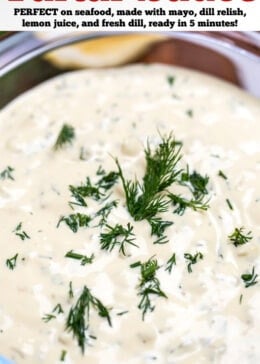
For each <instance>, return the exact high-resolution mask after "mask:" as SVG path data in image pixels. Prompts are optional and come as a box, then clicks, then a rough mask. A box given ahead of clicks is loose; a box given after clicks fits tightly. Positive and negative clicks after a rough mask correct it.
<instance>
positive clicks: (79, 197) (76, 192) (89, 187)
mask: <svg viewBox="0 0 260 364" xmlns="http://www.w3.org/2000/svg"><path fill="white" fill-rule="evenodd" d="M69 190H70V192H71V194H72V197H73V198H74V201H72V202H70V206H71V205H77V206H87V203H86V201H85V198H86V197H91V198H93V199H94V200H96V201H98V200H100V199H101V198H102V197H103V196H104V194H103V193H102V192H101V191H100V188H99V187H97V186H95V185H93V184H92V183H91V181H90V178H89V177H87V179H86V182H85V184H81V185H80V186H71V185H70V186H69Z"/></svg>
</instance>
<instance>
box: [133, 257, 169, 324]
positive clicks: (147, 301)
mask: <svg viewBox="0 0 260 364" xmlns="http://www.w3.org/2000/svg"><path fill="white" fill-rule="evenodd" d="M138 263H139V262H138ZM135 264H136V263H135ZM138 266H140V268H141V277H140V281H139V284H138V296H141V300H140V302H139V304H138V308H139V309H140V310H142V318H143V320H144V318H145V315H146V313H147V312H148V311H150V312H152V311H153V310H154V309H155V306H154V305H153V304H152V302H151V297H152V296H158V297H164V298H167V296H166V294H165V293H164V292H163V291H162V290H161V288H160V282H159V280H158V278H157V277H156V271H157V270H158V269H159V266H158V262H157V260H156V259H152V258H150V259H149V260H148V261H147V262H144V263H141V264H138V265H135V266H134V265H133V264H131V267H132V268H134V267H138Z"/></svg>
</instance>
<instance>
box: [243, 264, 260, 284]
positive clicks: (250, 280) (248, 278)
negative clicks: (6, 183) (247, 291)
mask: <svg viewBox="0 0 260 364" xmlns="http://www.w3.org/2000/svg"><path fill="white" fill-rule="evenodd" d="M257 277H258V274H255V267H253V269H252V273H245V274H242V275H241V278H242V280H243V281H244V284H245V288H248V287H251V286H254V285H255V284H257V283H258V281H257V280H256V279H257Z"/></svg>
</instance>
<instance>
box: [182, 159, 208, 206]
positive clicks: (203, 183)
mask: <svg viewBox="0 0 260 364" xmlns="http://www.w3.org/2000/svg"><path fill="white" fill-rule="evenodd" d="M208 182H209V177H208V176H204V177H203V176H202V175H201V174H199V173H198V172H196V171H193V172H192V173H191V174H190V172H189V166H187V167H186V171H185V172H183V173H182V174H181V179H180V184H182V185H185V186H187V187H189V189H190V190H191V192H192V194H193V196H194V198H195V199H196V200H198V199H200V198H201V197H202V196H205V195H207V194H208V190H207V184H208Z"/></svg>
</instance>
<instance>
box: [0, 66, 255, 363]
mask: <svg viewBox="0 0 260 364" xmlns="http://www.w3.org/2000/svg"><path fill="white" fill-rule="evenodd" d="M65 123H66V124H69V125H71V126H73V127H74V130H75V139H74V140H73V141H72V143H71V144H68V145H66V146H65V147H64V148H61V149H59V150H54V149H53V145H54V144H55V141H56V139H57V136H58V134H59V132H60V130H61V128H62V126H63V125H64V124H65ZM0 133H1V139H0V155H1V160H0V172H1V171H3V170H4V169H5V168H6V167H7V166H10V167H12V168H13V169H14V170H13V172H12V176H13V178H14V180H11V179H8V178H6V179H4V178H2V179H0V221H1V239H0V247H1V258H0V285H1V295H0V353H1V354H3V355H5V356H6V357H8V358H10V359H12V360H14V361H15V363H17V364H23V363H26V364H35V363H45V364H47V363H48V364H52V363H53V364H56V363H62V362H64V363H66V364H81V363H86V362H87V363H89V364H96V363H100V364H105V363H106V364H107V363H125V364H148V363H156V364H157V363H158V364H175V363H176V364H188V363H192V364H194V363H195V364H196V363H198V364H204V363H205V364H206V363H215V364H227V363H236V362H237V363H240V364H257V363H260V346H259V337H260V313H259V312H260V311H259V305H260V292H259V283H257V284H255V285H252V286H250V287H248V288H246V287H245V284H244V282H243V280H242V279H241V275H242V274H245V273H251V272H252V269H253V267H254V269H255V273H256V274H257V273H258V274H259V275H260V260H259V252H260V229H259V220H260V190H259V180H260V102H259V100H257V99H254V98H253V97H250V96H249V95H247V94H245V93H244V92H242V91H240V90H238V89H237V88H235V87H233V86H230V85H228V84H226V83H224V82H222V81H218V80H216V79H214V78H210V77H208V76H204V75H202V74H199V73H195V72H191V71H187V70H182V69H179V68H173V67H169V66H161V65H149V66H145V65H138V66H128V67H122V68H118V69H110V70H98V71H94V70H91V71H79V72H73V73H69V74H66V75H62V76H59V77H57V78H55V79H53V80H51V81H49V82H47V83H44V84H42V85H40V86H38V87H37V88H35V89H33V90H32V91H30V92H28V93H26V94H24V95H23V96H21V97H19V98H18V99H16V100H15V101H13V102H12V103H11V104H10V105H8V106H7V107H6V108H5V109H4V110H2V111H1V113H0ZM169 133H173V134H174V136H175V138H176V140H178V141H181V142H182V143H183V147H182V155H183V157H182V160H181V162H180V166H181V167H183V168H184V169H185V168H186V165H187V164H188V165H189V168H190V170H191V171H194V170H196V171H198V172H199V173H201V174H202V175H203V176H205V175H207V176H209V183H208V192H209V193H208V197H209V198H210V201H209V206H210V207H209V209H208V210H207V211H202V212H200V211H193V210H192V209H186V211H185V213H184V214H183V215H178V214H176V213H175V214H174V213H173V210H174V208H172V207H171V208H169V209H168V211H167V212H166V213H164V218H165V219H166V220H168V221H172V222H174V223H173V224H172V225H171V226H169V227H168V228H167V230H166V231H165V234H166V236H167V238H168V240H169V241H168V243H166V244H153V242H154V240H155V239H154V236H152V237H151V228H150V226H149V224H148V223H147V221H145V220H144V221H134V220H133V218H132V217H131V216H130V214H129V212H128V211H127V209H126V206H125V196H124V193H123V187H122V182H121V181H120V180H119V181H118V183H117V184H116V185H115V186H114V187H113V188H112V189H111V191H110V192H111V196H110V197H109V201H112V200H118V206H117V207H116V208H114V209H112V211H111V213H110V215H109V216H108V220H107V223H108V224H109V225H113V226H114V225H116V224H122V225H123V226H126V225H127V223H131V225H132V226H133V228H134V234H135V239H136V240H135V243H136V245H138V247H136V246H133V245H129V246H127V254H126V256H124V255H123V254H122V253H119V252H118V249H113V251H111V252H110V251H106V250H101V249H100V233H102V231H103V232H104V231H105V229H106V228H105V227H102V228H101V227H98V226H96V225H97V224H95V223H94V222H91V223H90V226H89V227H86V228H79V229H78V231H77V232H76V233H74V232H73V231H72V230H71V229H70V228H69V227H68V226H67V225H66V224H65V223H60V225H59V227H57V223H58V221H59V219H60V218H61V217H62V216H68V215H70V214H72V213H77V212H79V213H86V214H94V213H95V211H97V208H100V207H102V206H103V205H102V204H100V202H98V201H93V200H91V199H90V200H87V201H88V206H87V207H79V206H74V210H73V209H72V208H71V207H70V206H69V203H68V202H69V201H71V200H72V197H71V193H70V191H69V185H74V186H79V185H80V184H81V183H82V182H84V181H86V178H87V177H89V178H90V179H91V181H96V180H97V178H98V177H97V174H96V172H97V170H98V168H99V166H101V167H102V168H104V169H105V171H106V172H109V171H117V166H116V163H115V158H118V160H119V161H120V165H121V167H122V169H123V171H124V173H125V174H126V177H127V178H128V179H134V178H137V179H139V180H141V179H142V177H143V174H144V169H145V156H144V148H145V147H146V146H147V140H149V143H150V146H151V148H156V146H158V143H160V140H161V137H160V135H169ZM219 171H222V172H223V173H224V175H225V176H226V177H227V179H225V178H223V177H221V176H220V175H219ZM175 192H176V193H183V190H182V188H181V187H180V190H178V188H177V190H176V191H175ZM227 200H228V201H229V202H230V203H231V204H232V208H233V209H231V208H230V206H229V205H228V203H227ZM20 223H21V224H22V225H21V228H20V229H19V228H18V230H17V226H18V225H19V224H20ZM240 227H244V229H245V230H244V231H245V232H249V231H251V236H252V239H251V240H250V241H249V242H248V243H246V244H244V245H242V246H237V247H235V246H234V245H233V244H232V243H231V242H230V240H229V238H228V236H229V235H230V234H232V232H233V231H234V230H235V228H240ZM17 232H18V233H19V232H20V233H24V232H25V233H26V235H27V236H28V237H26V236H25V237H24V239H23V240H22V239H21V237H20V236H19V235H17V234H16V233H17ZM71 250H73V251H74V252H77V253H80V254H83V255H87V256H91V254H94V259H93V262H92V264H86V265H81V264H80V261H79V260H75V259H69V258H66V257H64V256H65V254H66V253H67V252H68V251H71ZM197 252H201V253H202V254H203V259H201V260H198V262H197V263H196V264H194V265H192V272H188V269H187V260H186V259H185V258H184V254H187V253H190V254H192V255H194V254H196V253H197ZM173 253H175V255H176V265H174V266H173V269H172V272H171V273H169V272H168V271H166V270H165V267H166V263H167V260H168V259H169V258H170V257H171V256H172V254H173ZM16 254H18V256H17V259H16V265H15V267H14V269H13V270H12V269H10V268H8V266H7V264H6V261H7V259H10V258H12V257H14V256H15V255H16ZM153 256H154V257H156V259H157V260H158V264H159V266H160V269H158V271H157V277H158V279H159V281H160V284H161V289H162V290H163V291H164V292H165V293H166V295H167V297H168V298H167V299H166V298H163V297H157V296H154V297H153V298H152V302H153V305H154V307H155V308H154V310H153V312H148V313H147V314H146V315H145V319H144V320H142V312H141V310H140V309H138V307H137V306H138V304H139V302H140V296H138V294H137V293H138V290H137V285H138V283H139V279H140V269H138V268H135V269H133V268H130V265H131V264H132V263H134V262H136V261H141V262H144V261H147V260H148V259H149V258H151V257H153ZM257 280H258V278H257ZM70 282H72V287H73V292H74V297H73V298H69V295H68V292H69V285H70ZM84 286H87V287H88V288H89V289H90V290H91V292H92V293H93V295H94V296H95V297H97V298H98V299H100V300H101V301H102V303H103V304H104V305H105V306H106V307H108V308H109V313H110V317H111V321H112V326H111V327H110V326H109V325H108V322H107V320H106V319H104V318H102V317H100V316H99V315H98V314H97V312H96V311H95V310H93V309H91V310H90V324H89V328H88V330H87V336H89V335H90V338H89V342H88V344H87V345H86V348H85V353H84V355H82V353H81V350H80V348H79V346H78V344H77V341H76V339H75V338H73V335H72V333H71V332H67V331H66V330H65V321H66V317H67V315H68V312H69V309H70V308H71V306H72V305H74V304H75V302H76V300H77V298H78V297H79V295H80V292H81V291H82V288H83V287H84ZM57 304H60V305H61V306H62V308H63V311H64V312H63V313H59V314H57V313H54V315H55V318H54V319H51V320H50V321H49V322H45V321H44V320H43V318H44V317H45V316H46V315H47V314H51V313H52V311H53V308H54V307H55V306H56V305H57ZM122 313H124V314H122ZM93 337H95V338H96V339H95V338H93Z"/></svg>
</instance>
